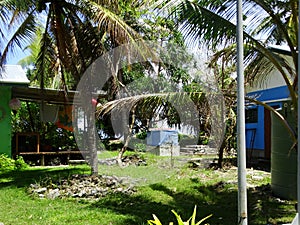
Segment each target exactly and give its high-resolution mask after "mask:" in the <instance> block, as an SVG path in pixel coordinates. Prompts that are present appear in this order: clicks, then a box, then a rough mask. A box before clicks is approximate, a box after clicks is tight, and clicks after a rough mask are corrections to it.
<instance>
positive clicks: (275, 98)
mask: <svg viewBox="0 0 300 225" xmlns="http://www.w3.org/2000/svg"><path fill="white" fill-rule="evenodd" d="M247 96H248V97H251V98H254V99H257V100H259V101H262V102H267V104H268V105H270V106H272V107H274V108H278V107H282V103H283V101H282V100H283V99H286V98H288V97H289V90H288V88H287V87H286V86H281V87H276V88H270V89H265V90H260V91H255V92H250V93H248V94H247ZM268 102H269V103H268ZM248 103H249V102H248ZM253 108H257V122H255V123H247V121H246V148H248V149H250V148H252V147H253V149H258V150H264V148H265V140H264V138H265V136H264V135H265V132H264V107H263V106H260V105H254V104H251V103H249V104H248V105H247V107H246V110H247V109H253ZM253 132H255V139H254V142H253V146H251V136H252V134H253Z"/></svg>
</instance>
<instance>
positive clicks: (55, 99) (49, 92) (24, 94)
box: [12, 86, 76, 105]
mask: <svg viewBox="0 0 300 225" xmlns="http://www.w3.org/2000/svg"><path fill="white" fill-rule="evenodd" d="M75 93H76V91H64V90H55V89H40V88H35V87H19V86H14V87H12V98H19V99H20V100H23V101H30V102H46V103H48V104H62V105H71V104H73V100H74V96H75Z"/></svg>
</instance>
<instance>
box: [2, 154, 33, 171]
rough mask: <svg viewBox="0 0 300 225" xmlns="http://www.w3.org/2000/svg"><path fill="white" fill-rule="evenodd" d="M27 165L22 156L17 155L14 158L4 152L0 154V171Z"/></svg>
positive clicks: (21, 167)
mask: <svg viewBox="0 0 300 225" xmlns="http://www.w3.org/2000/svg"><path fill="white" fill-rule="evenodd" d="M27 167H28V165H27V164H26V163H25V161H24V160H23V158H22V156H17V158H16V159H15V160H14V159H11V158H9V157H8V156H7V155H5V154H1V155H0V172H6V171H12V170H23V169H26V168H27Z"/></svg>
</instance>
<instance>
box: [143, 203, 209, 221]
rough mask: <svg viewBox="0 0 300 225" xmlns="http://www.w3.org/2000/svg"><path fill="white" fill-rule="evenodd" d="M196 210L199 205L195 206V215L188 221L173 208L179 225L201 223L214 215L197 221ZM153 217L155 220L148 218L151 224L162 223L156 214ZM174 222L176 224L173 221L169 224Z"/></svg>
mask: <svg viewBox="0 0 300 225" xmlns="http://www.w3.org/2000/svg"><path fill="white" fill-rule="evenodd" d="M196 210H197V206H195V208H194V212H193V215H192V216H191V217H190V218H189V219H188V220H187V221H186V222H184V221H183V220H182V219H181V216H180V215H178V214H177V213H176V212H175V211H174V210H172V213H173V214H174V215H175V217H176V219H177V223H178V225H200V224H201V223H202V222H204V221H205V220H207V219H208V218H209V217H211V216H212V215H209V216H207V217H205V218H203V219H201V220H200V221H199V222H197V223H196ZM153 218H154V220H148V224H149V225H162V223H161V222H160V220H159V219H158V218H157V217H156V216H155V215H153ZM173 224H174V223H173V222H170V223H169V225H173ZM207 225H208V224H207Z"/></svg>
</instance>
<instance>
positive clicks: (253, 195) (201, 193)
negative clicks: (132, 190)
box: [90, 180, 295, 225]
mask: <svg viewBox="0 0 300 225" xmlns="http://www.w3.org/2000/svg"><path fill="white" fill-rule="evenodd" d="M191 184H192V185H191V186H192V187H191V188H190V189H188V190H186V191H181V192H177V191H176V190H175V191H174V190H172V189H171V188H169V187H167V186H165V185H163V184H153V185H150V188H151V189H152V191H154V192H156V193H157V195H159V196H160V195H161V196H162V198H165V197H164V196H165V195H167V196H168V197H169V199H171V200H169V201H165V200H162V201H159V200H153V199H151V197H150V196H149V197H147V196H146V195H143V193H142V192H141V193H137V194H135V195H124V194H117V195H111V196H107V197H105V198H103V199H101V200H99V201H97V202H95V203H93V204H91V206H90V207H92V208H95V207H96V208H101V209H109V210H111V211H114V212H115V213H117V214H123V215H128V219H126V220H125V221H124V220H123V221H122V222H120V225H121V224H147V220H149V219H152V218H153V217H152V214H155V215H156V216H157V217H158V218H159V219H160V220H161V222H162V224H168V223H169V222H171V221H173V222H175V221H176V218H175V216H174V215H173V213H171V210H172V209H174V210H175V211H176V212H177V213H178V214H179V215H180V216H181V217H182V219H184V220H187V219H188V218H189V217H190V216H191V215H192V212H193V209H194V206H195V205H197V221H199V220H200V219H202V218H204V217H206V216H208V215H210V214H213V216H212V217H211V218H209V219H208V220H207V223H209V224H213V225H234V224H237V221H238V218H237V217H238V216H237V207H238V206H237V190H236V189H232V190H230V189H228V188H227V187H224V183H223V182H219V183H217V184H215V185H211V186H204V185H203V184H201V183H200V182H199V181H197V180H192V181H191ZM259 189H260V191H261V192H260V191H258V190H256V189H251V190H249V191H248V221H249V224H252V225H266V224H277V223H282V222H285V221H282V218H285V217H290V215H291V214H293V213H295V210H294V208H293V205H292V203H289V202H286V201H279V202H278V200H276V198H273V197H272V196H270V188H269V186H268V185H267V186H262V187H260V188H259ZM170 197H171V198H170ZM156 199H157V198H156ZM288 220H289V219H288ZM175 224H177V223H175ZM118 225H119V224H118Z"/></svg>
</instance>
